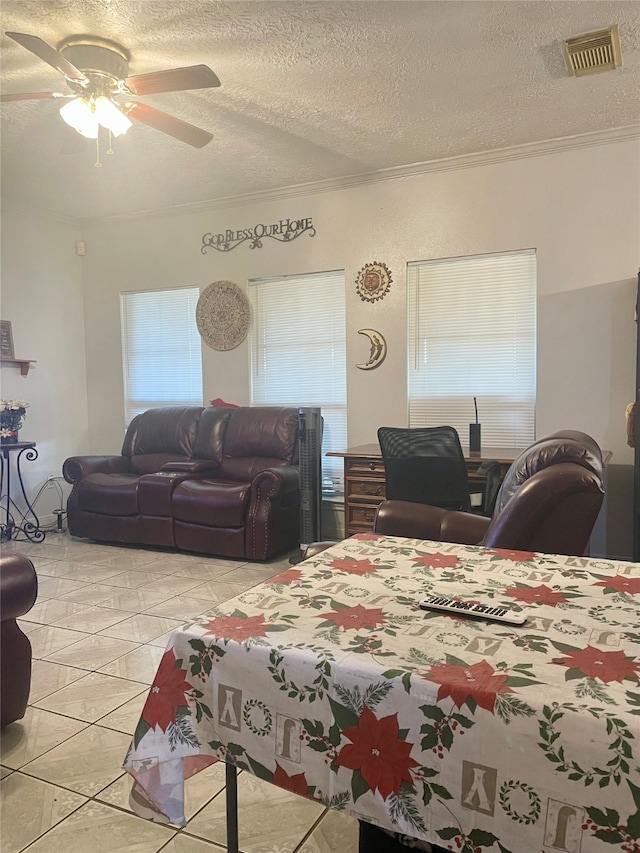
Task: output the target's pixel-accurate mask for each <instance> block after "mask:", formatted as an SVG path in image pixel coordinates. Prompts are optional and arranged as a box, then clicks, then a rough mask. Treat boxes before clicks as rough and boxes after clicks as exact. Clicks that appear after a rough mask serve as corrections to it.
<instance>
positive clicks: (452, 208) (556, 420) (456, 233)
mask: <svg viewBox="0 0 640 853" xmlns="http://www.w3.org/2000/svg"><path fill="white" fill-rule="evenodd" d="M523 153H526V152H523V151H522V150H521V151H520V152H518V157H517V158H516V157H513V158H510V159H504V160H503V161H498V162H487V163H486V164H483V165H475V166H469V165H468V161H467V162H465V167H464V168H461V167H459V166H460V165H461V164H460V163H450V164H446V165H445V166H441V167H440V168H438V169H436V170H433V171H431V172H428V173H423V174H418V175H413V176H407V177H399V178H396V179H393V180H386V181H381V182H377V183H368V184H362V185H359V186H353V187H351V188H346V189H335V190H332V191H330V192H309V193H307V194H304V193H303V192H301V191H298V192H296V193H293V192H290V193H287V192H282V193H281V194H280V197H279V198H277V199H276V198H275V197H274V198H272V199H271V200H269V201H260V202H246V201H244V202H237V203H236V204H235V205H233V204H229V205H227V206H226V207H224V208H223V207H221V206H220V205H211V206H210V207H209V208H205V207H203V206H198V208H194V209H185V210H182V211H178V212H171V213H159V214H157V215H154V216H144V217H131V218H128V219H121V220H113V221H102V222H95V223H92V224H87V225H85V227H84V238H85V241H86V245H87V256H86V259H85V267H84V276H85V278H84V285H85V287H84V295H85V324H86V332H87V387H88V406H89V427H90V442H89V444H90V447H91V450H92V451H94V452H110V451H111V452H113V451H115V452H117V451H118V450H119V448H120V445H121V441H122V424H123V414H122V365H121V353H120V332H119V316H118V313H119V299H118V297H119V293H120V291H122V290H135V289H148V288H160V287H172V286H179V285H197V286H199V287H200V288H204V287H206V286H207V285H208V284H209V283H211V282H212V281H216V280H220V279H229V280H231V281H235V282H237V283H238V284H239V285H241V286H243V287H246V283H247V280H248V279H250V278H254V277H260V276H270V275H280V274H293V273H302V272H306V271H318V270H330V269H344V270H345V273H346V282H347V293H346V300H347V365H348V368H347V369H348V376H347V382H348V409H349V412H348V429H349V444H350V445H357V444H361V443H364V442H369V441H374V440H375V437H376V429H377V427H378V426H379V425H380V424H383V423H384V424H388V425H404V424H406V423H407V401H406V359H407V340H406V293H405V270H406V264H407V262H408V261H414V260H420V259H429V258H439V257H449V256H461V255H470V254H476V253H486V252H494V251H505V250H512V249H521V248H527V247H535V248H536V249H537V256H538V292H539V325H538V347H539V349H538V405H537V434H538V435H543V434H545V433H547V432H550V431H552V430H555V429H559V428H578V429H583V430H585V431H587V432H589V433H591V434H592V435H593V436H594V438H596V440H597V441H598V442H599V443H600V444H601V446H603V447H605V448H608V449H610V450H612V451H613V453H614V461H615V463H616V464H617V465H619V466H622V467H623V468H624V469H625V470H630V468H629V466H630V465H631V464H632V451H631V449H630V448H628V447H627V445H626V441H625V436H626V434H625V423H624V407H625V405H626V403H627V402H629V401H630V400H631V399H632V398H633V395H634V375H633V374H634V353H635V324H634V319H633V308H634V299H635V276H636V272H637V269H638V260H639V245H638V238H639V234H640V196H639V187H640V144H639V142H638V140H637V139H632V140H628V139H627V140H626V141H619V142H609V143H607V144H597V145H592V146H589V147H575V148H571V149H567V150H559V151H556V152H553V153H546V154H538V155H535V156H523ZM496 159H497V158H496ZM286 217H290V218H296V219H297V218H306V217H312V218H313V223H314V225H315V228H316V230H317V235H316V236H315V237H313V238H311V237H309V236H307V235H303V236H302V237H300V238H299V239H298V240H296V241H295V242H292V243H290V244H281V243H277V242H275V241H273V240H268V239H265V241H264V247H263V248H260V249H250V248H249V245H248V243H245V244H244V245H242V246H240V247H239V248H236V249H235V250H233V251H231V252H228V253H220V252H216V251H215V250H213V249H210V250H208V251H207V252H206V253H205V254H203V253H201V251H200V248H201V241H202V235H203V234H205V233H206V232H213V233H217V232H219V231H224V230H225V229H227V228H230V229H233V230H236V229H241V228H244V227H248V226H252V225H254V224H255V223H257V222H262V223H270V222H274V221H278V220H279V219H281V218H286ZM371 261H383V262H384V263H386V264H387V265H388V267H389V268H390V269H391V271H392V276H393V284H392V286H391V291H390V293H389V294H388V296H387V297H386V298H385V299H384V300H383V301H380V302H376V303H373V304H372V303H369V302H363V301H362V300H361V299H360V298H359V297H358V295H357V294H356V290H355V279H356V275H357V273H358V271H359V270H360V269H361V267H362V266H363V265H364V264H366V263H368V262H371ZM363 327H367V328H374V329H377V330H378V331H380V332H382V334H383V335H384V336H385V338H386V339H387V343H388V350H389V351H388V356H387V359H386V361H385V362H384V364H383V365H382V366H381V367H380V368H378V369H377V370H375V371H360V370H358V369H357V368H356V367H355V365H356V363H357V362H360V361H362V360H363V357H364V356H365V355H367V352H368V344H367V341H366V339H364V338H363V336H361V335H358V334H357V330H358V329H360V328H363ZM203 372H204V376H203V380H204V394H205V401H207V400H209V399H211V398H212V397H222V398H224V399H226V400H230V401H233V402H236V403H240V404H246V403H248V400H249V368H248V343H247V341H245V342H244V343H243V344H241V345H240V346H239V347H237V348H236V349H235V350H232V351H230V352H216V351H214V350H211V349H209V348H208V347H206V346H203ZM622 479H623V481H625V482H626V480H625V477H624V476H623V477H622ZM623 488H626V486H624V487H623ZM619 503H620V502H618V504H619ZM618 504H616V506H618ZM625 506H626V503H625V501H624V500H623V501H622V502H621V508H620V509H619V512H620V513H622V515H623V516H624V513H625V511H626V510H625ZM616 511H617V512H618V510H616ZM630 519H631V511H630V508H629V519H628V522H627V521H626V520H625V518H624V517H623V518H622V521H621V526H622V528H623V530H624V531H626V532H624V533H623V538H624V537H625V536H628V537H630V531H629V526H630ZM617 521H620V519H617ZM629 541H630V538H629ZM625 548H626V545H624V544H623V546H622V549H621V547H620V546H619V544H616V545H615V546H613V547H612V548H611V549H610V551H611V553H613V554H616V555H618V556H624V549H625Z"/></svg>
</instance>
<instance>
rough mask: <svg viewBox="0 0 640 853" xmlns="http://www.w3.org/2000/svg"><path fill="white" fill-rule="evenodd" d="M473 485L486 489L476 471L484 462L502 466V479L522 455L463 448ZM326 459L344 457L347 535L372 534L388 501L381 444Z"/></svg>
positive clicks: (509, 450) (504, 450)
mask: <svg viewBox="0 0 640 853" xmlns="http://www.w3.org/2000/svg"><path fill="white" fill-rule="evenodd" d="M463 452H464V455H465V456H464V458H465V462H466V463H467V473H468V475H469V484H470V486H478V491H482V490H483V488H484V478H483V477H478V476H477V474H476V471H477V470H478V467H479V466H480V465H481V464H482V462H486V461H488V460H495V461H496V462H499V463H500V467H501V469H502V470H501V472H500V479H502V478H503V477H504V475H505V474H506V473H507V471H508V470H509V466H510V465H511V463H512V462H513V460H514V459H515V458H516V456H518V454H519V453H521V450H518V449H517V448H513V447H508V448H493V449H491V448H490V449H486V450H484V451H483V452H482V453H470V452H469V450H468V449H464V448H463ZM327 456H339V457H343V458H344V525H345V533H346V535H347V536H352V535H353V534H354V533H360V532H364V531H369V530H371V529H372V528H373V522H374V519H375V515H376V509H377V508H378V504H380V503H381V502H382V501H383V500H384V499H385V472H384V462H383V461H382V453H381V451H380V445H379V444H377V443H374V444H361V445H359V446H358V447H350V448H348V449H347V450H344V451H339V452H338V451H333V452H330V453H327Z"/></svg>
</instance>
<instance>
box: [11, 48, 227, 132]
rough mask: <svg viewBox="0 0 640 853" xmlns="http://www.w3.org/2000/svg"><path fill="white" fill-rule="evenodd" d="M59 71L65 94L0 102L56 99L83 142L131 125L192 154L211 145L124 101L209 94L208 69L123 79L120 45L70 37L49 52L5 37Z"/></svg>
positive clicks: (21, 95)
mask: <svg viewBox="0 0 640 853" xmlns="http://www.w3.org/2000/svg"><path fill="white" fill-rule="evenodd" d="M6 35H7V36H9V38H11V39H13V40H14V41H15V42H17V43H18V44H19V45H22V47H24V48H26V49H27V50H29V51H31V53H33V54H35V55H36V56H37V57H38V58H39V59H42V60H43V61H44V62H46V63H47V64H48V65H50V66H51V67H52V68H55V69H56V71H59V72H60V73H61V74H62V75H63V77H64V79H65V82H66V84H67V86H68V88H69V89H70V91H69V92H18V93H15V94H3V95H0V101H2V102H7V101H31V100H40V99H42V100H45V99H51V98H61V99H64V100H65V103H64V105H63V106H62V107H61V109H60V114H61V116H62V118H63V119H64V121H65V122H66V123H67V124H69V125H70V126H71V127H73V128H74V129H75V130H77V131H78V133H80V134H82V136H86V137H88V138H90V139H97V138H98V132H99V129H100V127H104V128H106V129H107V130H108V131H109V132H110V133H112V134H113V135H114V136H119V135H120V134H122V133H126V131H127V130H128V129H129V127H131V119H133V120H134V121H138V122H140V123H141V124H146V125H148V126H149V127H153V128H155V129H156V130H160V131H161V132H162V133H166V134H168V135H169V136H173V137H174V138H175V139H179V140H181V141H182V142H186V143H187V144H188V145H193V146H194V147H195V148H202V147H203V146H205V145H207V143H209V142H211V140H212V139H213V134H212V133H209V132H208V131H206V130H202V129H201V128H199V127H195V126H194V125H192V124H189V123H188V122H186V121H182V120H181V119H179V118H176V117H175V116H171V115H168V114H167V113H163V112H161V111H160V110H157V109H155V108H154V107H150V106H147V105H146V104H140V103H137V102H132V101H128V100H127V98H129V97H137V96H140V95H156V94H160V93H163V92H180V91H184V90H185V89H209V88H213V87H216V86H219V85H220V80H219V79H218V77H217V76H216V75H215V74H214V73H213V71H212V70H211V69H210V68H209V67H208V66H207V65H191V66H189V67H186V68H170V69H168V70H166V71H153V72H151V73H149V74H134V75H133V76H132V77H128V76H127V75H128V71H129V58H130V57H129V52H128V51H127V50H126V49H125V48H124V47H122V45H119V44H117V43H116V42H113V41H110V40H108V39H103V38H98V37H95V36H71V37H70V38H66V39H64V41H62V42H61V43H60V45H58V49H57V50H56V49H55V48H53V47H51V45H49V44H47V42H45V41H43V40H42V39H41V38H39V37H38V36H33V35H28V34H26V33H13V32H7V33H6Z"/></svg>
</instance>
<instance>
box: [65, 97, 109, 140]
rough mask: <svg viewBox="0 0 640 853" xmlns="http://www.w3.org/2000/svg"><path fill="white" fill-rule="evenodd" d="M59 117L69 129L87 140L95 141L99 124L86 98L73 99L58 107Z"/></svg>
mask: <svg viewBox="0 0 640 853" xmlns="http://www.w3.org/2000/svg"><path fill="white" fill-rule="evenodd" d="M60 115H61V116H62V119H63V120H64V121H66V123H67V124H68V125H69V127H72V128H73V129H74V130H77V131H78V133H80V134H81V135H82V136H85V137H86V138H87V139H97V138H98V129H99V127H100V123H99V122H98V117H97V115H96V113H95V110H92V109H91V104H90V103H89V101H88V100H87V99H86V98H74V99H73V100H72V101H67V103H66V104H64V105H63V106H62V107H60Z"/></svg>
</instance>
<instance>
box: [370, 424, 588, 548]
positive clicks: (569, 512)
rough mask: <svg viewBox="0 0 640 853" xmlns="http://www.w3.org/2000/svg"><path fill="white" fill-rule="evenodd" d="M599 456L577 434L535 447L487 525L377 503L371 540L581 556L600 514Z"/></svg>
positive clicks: (433, 510)
mask: <svg viewBox="0 0 640 853" xmlns="http://www.w3.org/2000/svg"><path fill="white" fill-rule="evenodd" d="M603 497H604V490H603V487H602V453H601V451H600V448H599V447H598V445H597V443H596V442H595V441H594V440H593V439H592V438H591V437H590V436H588V435H586V434H585V433H583V432H578V431H576V430H566V431H563V432H557V433H553V434H552V435H548V436H545V437H544V438H541V439H538V440H537V441H535V442H534V443H533V444H532V445H531V446H530V447H529V448H527V450H525V451H523V452H522V453H521V454H520V456H519V457H518V458H517V459H516V460H515V461H514V462H513V464H512V465H511V467H510V468H509V471H508V472H507V474H506V476H505V478H504V480H503V483H502V486H501V487H500V491H499V493H498V497H497V499H496V505H495V510H494V512H493V516H492V517H491V518H487V517H485V516H479V515H474V514H471V513H462V512H456V511H450V510H446V509H441V508H439V507H434V506H426V505H422V504H416V503H409V502H407V501H383V503H381V504H380V506H379V507H378V511H377V514H376V519H375V522H374V528H373V529H374V531H375V532H376V533H386V534H389V535H391V536H407V537H411V538H417V539H433V540H436V541H440V542H460V543H463V544H467V545H476V544H477V545H484V546H486V547H489V548H505V549H509V550H514V551H537V552H541V553H548V554H549V553H551V554H553V553H556V554H569V555H574V556H579V555H582V554H584V552H585V550H586V548H587V544H588V542H589V537H590V535H591V531H592V529H593V525H594V523H595V520H596V518H597V516H598V513H599V511H600V507H601V506H602V500H603Z"/></svg>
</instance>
